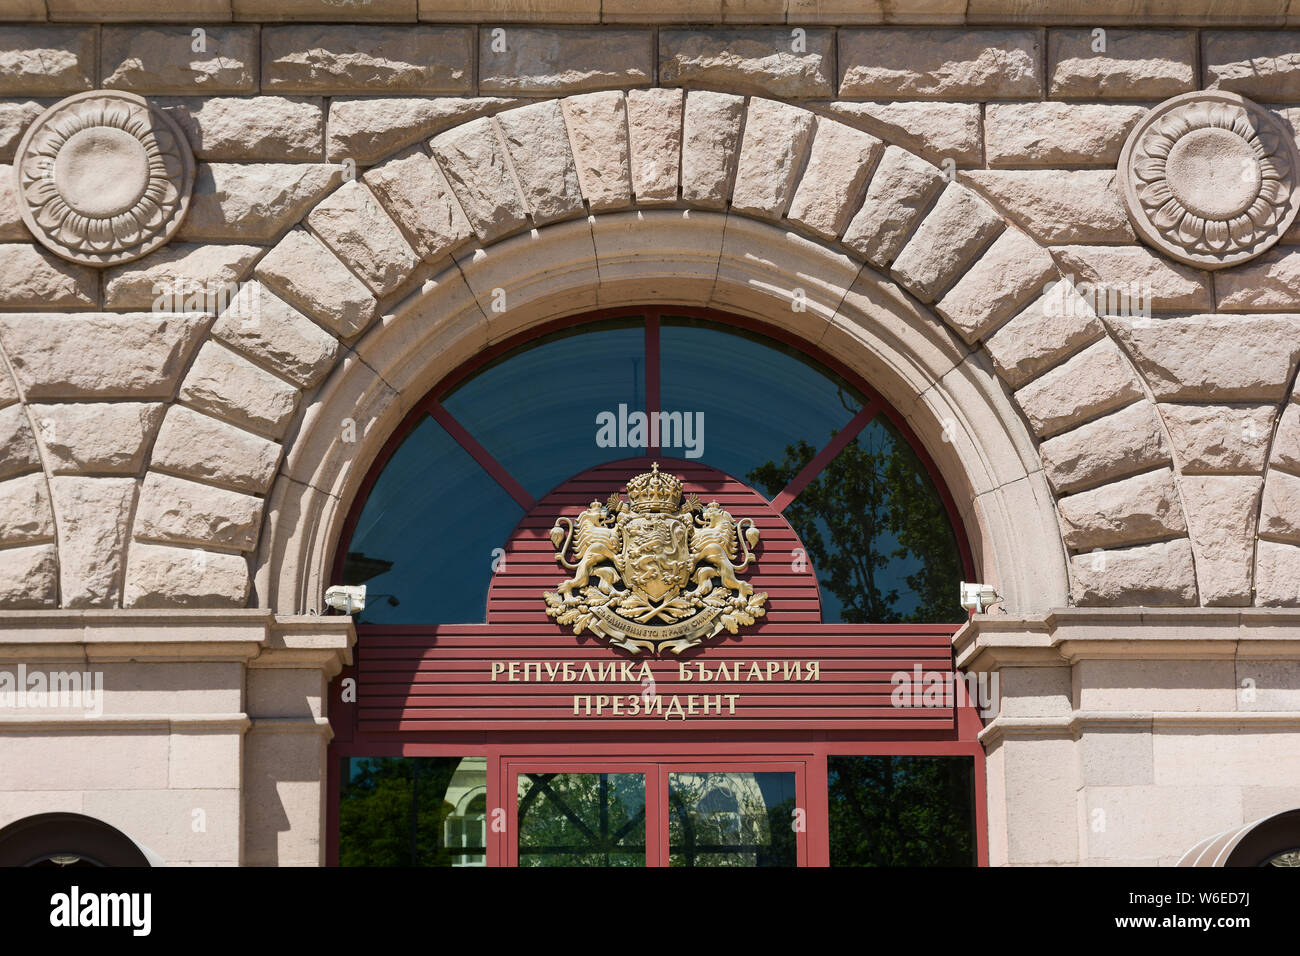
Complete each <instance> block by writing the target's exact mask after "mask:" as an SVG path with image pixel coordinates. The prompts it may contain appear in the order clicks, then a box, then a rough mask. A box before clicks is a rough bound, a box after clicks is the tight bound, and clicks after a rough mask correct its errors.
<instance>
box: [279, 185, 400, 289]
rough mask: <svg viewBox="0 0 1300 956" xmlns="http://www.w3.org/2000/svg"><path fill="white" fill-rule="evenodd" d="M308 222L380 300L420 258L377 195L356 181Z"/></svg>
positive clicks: (328, 200) (310, 215) (321, 206)
mask: <svg viewBox="0 0 1300 956" xmlns="http://www.w3.org/2000/svg"><path fill="white" fill-rule="evenodd" d="M304 222H305V223H306V225H307V228H308V229H310V230H311V231H312V232H313V233H314V234H315V235H316V237H317V238H318V239H320V240H321V241H322V242H324V243H325V245H326V246H328V247H329V249H330V251H331V252H333V253H334V254H335V255H336V256H338V257H339V258H340V259H341V260H343V262H344V263H346V264H347V265H348V266H350V267H351V269H352V271H353V272H355V273H356V274H357V276H358V277H360V279H361V281H362V282H364V283H365V284H366V287H367V288H368V289H370V291H371V292H373V293H374V294H375V296H376V297H377V298H382V297H383V296H386V295H388V294H389V293H390V292H393V291H395V290H396V289H397V288H398V287H399V286H401V285H402V283H404V282H405V281H406V280H407V278H408V277H409V276H410V274H411V270H412V269H413V268H414V267H415V265H416V263H417V262H419V261H420V257H419V256H417V255H416V254H415V250H414V249H412V248H411V247H410V245H409V244H408V243H407V241H406V239H405V237H404V236H403V235H402V231H401V230H400V229H398V228H397V224H396V223H394V222H393V220H392V219H391V218H389V215H388V213H386V212H385V211H384V208H383V206H381V205H380V204H379V201H378V200H377V199H375V197H374V194H372V193H371V192H370V190H369V189H367V188H366V187H365V186H364V185H362V184H361V183H360V182H357V181H356V180H353V181H352V182H348V183H344V184H343V186H341V187H340V188H339V189H336V190H335V191H334V192H332V193H331V194H330V195H329V196H328V197H326V198H325V200H324V201H322V202H321V203H319V204H317V206H316V208H315V209H313V210H312V211H311V212H310V213H308V215H307V218H306V219H305V220H304Z"/></svg>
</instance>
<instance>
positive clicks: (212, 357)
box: [123, 89, 1197, 611]
mask: <svg viewBox="0 0 1300 956" xmlns="http://www.w3.org/2000/svg"><path fill="white" fill-rule="evenodd" d="M647 222H649V223H651V225H652V226H653V229H649V228H648V227H647V226H645V225H644V224H645V223H647ZM647 235H654V236H656V237H657V240H658V241H661V242H663V243H665V244H666V246H665V247H658V246H655V245H645V244H644V242H643V241H642V240H643V239H644V237H645V236H647ZM638 243H641V244H640V245H638ZM222 248H226V247H222ZM665 249H667V250H671V252H668V253H666V252H665ZM543 250H544V251H543ZM638 250H640V251H641V252H642V253H648V254H649V255H651V256H655V257H658V258H659V260H660V261H661V262H664V263H671V265H672V268H673V270H674V271H673V272H671V273H664V272H658V271H656V270H655V269H653V268H650V269H646V268H645V265H646V264H645V261H644V260H645V255H641V256H638V255H637V254H636V253H637V251H638ZM154 255H157V253H155V254H154ZM541 256H546V257H548V258H547V259H546V260H545V261H540V260H539V258H538V257H541ZM142 261H144V262H147V259H146V260H142ZM232 268H235V267H232ZM235 272H236V273H237V274H238V276H239V278H241V279H249V281H248V282H247V283H246V284H245V285H244V287H243V288H242V290H241V291H240V293H239V295H238V296H237V297H236V299H235V301H234V302H233V303H231V304H230V306H229V307H228V308H225V309H224V310H222V311H221V313H220V315H219V316H218V317H217V318H216V320H215V322H213V323H211V324H210V325H208V324H201V325H200V327H198V328H197V329H195V330H194V332H195V334H194V336H193V337H192V338H193V341H195V342H196V343H197V345H196V346H195V348H194V350H193V353H192V354H193V358H192V360H191V361H190V362H189V366H188V369H187V370H186V371H185V373H184V376H183V379H182V381H181V383H180V387H179V392H178V396H177V397H178V399H179V400H178V401H176V402H175V403H173V404H171V405H170V407H168V408H167V410H166V419H165V420H164V421H163V423H162V426H161V428H160V430H159V431H158V433H157V440H156V442H154V443H153V447H152V450H151V457H150V463H149V467H148V470H147V472H146V474H145V476H144V479H143V482H142V485H141V488H140V492H139V499H138V504H137V505H136V506H135V507H134V509H133V512H131V513H132V514H133V518H132V519H131V520H132V527H131V533H130V535H129V540H128V541H127V543H126V545H125V548H126V551H127V557H126V560H125V564H126V571H125V582H124V587H123V591H124V595H123V603H124V604H126V605H127V606H137V607H150V606H153V607H163V606H208V605H216V606H226V605H231V604H242V603H244V602H245V601H246V600H247V599H248V596H249V593H250V592H249V583H250V577H249V559H250V558H252V559H253V560H254V562H255V564H254V566H255V568H256V590H255V597H254V600H256V601H257V602H258V603H269V604H270V605H271V606H273V607H275V608H276V609H278V610H284V611H295V610H302V609H305V608H308V607H314V606H315V602H316V600H317V599H318V597H319V593H320V590H321V587H322V586H323V585H322V583H321V582H320V581H318V580H316V576H318V575H319V571H320V567H319V564H317V565H314V566H312V569H311V570H310V571H308V567H307V566H306V565H303V564H300V560H299V559H298V558H293V557H292V555H291V552H292V553H296V552H294V549H301V548H304V547H305V548H306V552H304V554H306V553H310V554H314V555H316V558H317V559H318V558H319V554H320V551H321V548H320V547H308V546H307V545H306V544H305V543H304V541H305V539H307V538H313V537H319V536H321V535H325V536H326V537H328V535H329V533H330V529H331V527H332V526H331V520H332V519H331V518H330V515H332V513H333V509H332V508H330V507H323V508H322V507H317V506H315V505H313V504H311V499H312V496H322V495H323V496H324V497H326V498H330V497H334V496H339V495H346V494H347V493H348V492H349V488H348V485H347V480H343V481H342V483H341V484H340V482H339V480H338V475H340V474H348V475H350V474H351V473H352V471H353V470H354V469H355V467H356V466H357V464H359V463H360V462H362V461H363V460H364V459H365V457H366V455H367V454H368V453H369V449H370V443H372V442H373V441H374V440H375V435H376V434H377V431H376V430H377V429H379V430H381V431H382V427H383V426H385V425H387V426H389V427H391V424H392V423H393V422H394V421H395V420H394V418H393V416H394V415H395V414H396V412H397V411H399V410H400V409H401V408H402V406H403V404H404V403H405V404H409V403H410V402H411V401H414V399H415V398H416V397H418V396H416V395H412V394H408V392H410V391H411V390H413V389H417V388H419V387H420V386H421V385H423V386H426V387H427V386H428V385H432V384H433V382H432V381H431V380H430V376H431V375H433V374H434V371H435V370H438V369H441V370H444V371H445V370H446V369H447V368H449V367H450V365H449V364H448V363H450V362H452V361H453V360H455V359H456V358H457V357H458V356H459V357H464V356H467V355H468V354H470V353H472V352H473V351H474V350H475V349H477V348H479V347H481V346H482V345H484V344H487V343H488V342H490V341H494V340H496V339H498V338H501V337H503V336H505V335H508V334H511V333H513V332H515V331H518V330H521V329H524V328H528V327H530V326H532V325H534V324H537V323H538V322H540V321H543V320H544V319H545V318H554V317H556V316H558V315H563V314H572V313H573V312H576V311H581V310H583V309H588V308H592V307H595V306H598V305H602V304H609V303H611V302H614V301H619V302H630V301H634V300H635V299H636V298H637V297H644V296H647V295H659V296H664V295H667V296H669V297H672V300H673V301H682V302H684V303H686V304H707V305H711V306H713V307H716V308H722V309H727V310H730V311H740V312H742V313H744V314H746V315H750V316H753V317H755V318H759V319H761V320H763V321H769V322H775V323H776V324H779V325H782V326H783V327H786V328H789V329H791V330H792V331H794V332H796V333H797V334H800V335H803V336H804V337H806V338H808V339H809V340H810V341H814V342H821V343H822V344H823V345H824V347H827V348H828V349H829V350H831V351H832V352H834V353H835V354H837V355H839V357H841V358H845V359H851V360H852V361H850V362H849V364H851V365H854V367H855V368H858V370H859V371H861V372H862V373H863V374H864V375H865V376H866V377H868V378H869V379H871V380H872V381H873V382H877V378H878V377H881V376H883V378H884V380H885V381H888V382H892V383H893V394H892V395H891V394H890V391H891V389H890V387H883V388H881V390H882V392H885V393H886V394H887V395H888V396H889V397H891V399H892V400H893V401H895V403H896V404H898V405H899V406H900V407H901V408H902V410H903V411H904V413H905V414H906V415H907V416H908V417H909V419H911V420H912V423H913V427H914V428H915V430H916V431H917V433H918V435H920V436H921V438H922V440H923V442H925V444H926V445H927V447H928V448H929V450H930V451H931V453H932V455H933V456H934V457H935V458H936V460H937V461H938V462H939V464H940V467H941V470H942V471H943V472H944V474H945V477H946V478H947V479H948V481H949V482H950V484H951V485H952V487H953V490H954V493H955V494H957V495H958V496H959V497H963V498H965V499H966V502H967V505H966V507H967V509H968V511H969V515H968V521H967V524H968V529H970V530H971V533H972V535H973V536H974V537H976V538H977V540H976V542H974V543H975V544H976V548H975V551H976V553H977V560H979V561H980V563H981V567H982V569H983V570H982V573H984V574H986V575H990V576H991V575H994V574H996V575H998V576H1000V577H1001V581H1000V582H999V583H1001V584H1002V586H1003V588H1004V591H1005V593H1006V596H1007V598H1008V601H1007V609H1008V610H1014V611H1029V610H1035V609H1044V608H1046V607H1048V606H1059V605H1061V604H1065V603H1067V602H1070V601H1073V602H1074V603H1083V604H1124V603H1147V604H1191V603H1196V600H1197V586H1196V579H1195V572H1194V570H1193V558H1192V549H1191V547H1190V542H1189V540H1188V537H1187V530H1186V529H1187V524H1186V521H1185V519H1184V517H1183V510H1182V507H1181V505H1180V503H1179V500H1178V494H1177V491H1176V489H1175V488H1174V474H1173V471H1172V469H1171V468H1170V467H1169V461H1170V459H1169V455H1168V451H1167V442H1166V440H1165V435H1164V430H1163V424H1162V423H1161V422H1160V419H1159V416H1158V415H1157V414H1156V412H1155V409H1154V407H1153V405H1152V403H1151V396H1150V394H1149V390H1144V387H1143V385H1142V383H1141V379H1140V377H1139V376H1138V375H1137V374H1136V372H1135V371H1134V368H1133V366H1132V364H1131V362H1130V361H1129V358H1128V356H1127V354H1126V353H1125V351H1124V350H1123V349H1122V348H1120V346H1119V344H1117V342H1116V341H1115V339H1114V338H1113V337H1112V335H1111V332H1110V330H1109V329H1108V328H1107V327H1106V326H1104V325H1103V324H1102V323H1101V322H1099V321H1098V320H1097V318H1096V316H1095V315H1094V314H1092V313H1091V312H1090V311H1089V310H1088V308H1087V305H1086V303H1082V304H1080V303H1078V302H1076V301H1075V300H1076V299H1077V297H1076V296H1072V295H1071V294H1070V293H1069V291H1068V290H1066V289H1064V288H1063V287H1060V286H1058V287H1057V290H1058V291H1057V292H1056V293H1055V295H1054V296H1053V295H1043V294H1041V293H1042V291H1043V289H1044V286H1045V284H1047V283H1050V282H1052V281H1054V280H1056V279H1058V278H1059V276H1060V270H1059V269H1058V268H1057V266H1056V264H1055V262H1054V261H1053V259H1052V257H1051V255H1049V254H1048V252H1047V251H1046V250H1045V249H1044V248H1042V247H1041V246H1039V245H1038V244H1037V243H1036V242H1035V241H1034V240H1032V239H1031V238H1030V237H1029V236H1028V235H1027V234H1026V233H1024V232H1023V231H1021V230H1020V229H1019V228H1017V227H1016V226H1015V225H1013V224H1009V223H1008V222H1007V221H1006V219H1005V218H1004V217H1003V216H1002V215H1001V214H999V213H998V212H997V211H996V210H995V209H994V208H993V207H992V206H991V205H990V204H989V203H988V201H987V200H985V199H984V198H983V197H981V196H980V195H978V194H977V193H976V192H974V191H973V190H971V189H969V188H967V187H966V186H964V185H962V184H960V183H958V182H950V181H949V180H948V178H947V177H946V176H945V175H944V174H943V172H942V171H941V170H939V169H938V168H936V167H935V166H933V165H931V164H930V163H928V162H926V161H925V160H923V159H920V158H919V157H917V156H916V155H914V154H913V153H911V152H909V151H907V150H905V149H901V148H899V147H898V146H894V145H889V144H886V143H884V142H883V141H881V140H880V139H878V138H877V137H875V136H872V135H870V134H868V133H865V132H863V131H861V130H857V129H854V128H852V127H850V126H848V125H846V124H844V123H841V122H838V121H836V120H833V119H830V118H828V117H826V116H822V115H817V114H814V113H812V112H810V111H808V110H805V109H802V108H800V107H795V106H792V105H789V104H786V103H781V102H778V101H775V100H770V99H765V98H762V97H758V96H751V97H745V96H738V95H732V94H728V93H720V92H713V91H703V90H691V91H683V90H677V89H649V90H634V91H629V92H626V93H624V92H622V91H603V92H597V93H588V94H582V95H579V96H571V97H567V98H565V99H558V100H545V101H540V102H536V103H532V104H530V105H527V106H517V107H514V108H510V109H507V110H505V111H503V112H500V113H497V114H496V115H489V116H479V117H477V118H473V119H469V120H468V121H466V122H464V123H462V124H460V125H458V126H455V127H453V128H451V129H448V130H446V131H445V132H443V133H441V134H439V135H437V136H435V137H434V138H433V139H432V140H430V141H429V142H428V144H427V146H426V145H423V144H421V145H416V146H412V147H409V148H407V149H404V150H402V151H401V152H399V153H397V154H396V155H394V156H392V157H390V158H388V159H386V160H385V161H383V162H381V163H377V164H376V165H374V166H372V167H370V168H369V169H367V170H366V171H365V172H364V174H363V175H362V176H361V177H360V178H359V180H357V181H353V182H347V183H344V184H343V185H342V186H339V187H338V188H333V189H332V191H331V190H325V191H324V192H323V198H319V197H318V198H317V199H316V200H315V201H314V202H313V203H312V204H311V208H310V210H309V211H308V212H306V215H305V216H304V217H303V218H302V220H301V222H300V223H298V224H297V225H295V226H293V227H292V228H290V229H289V230H288V231H287V232H286V233H284V234H283V236H282V237H281V238H280V239H279V241H278V242H277V243H276V245H275V246H274V247H273V248H271V249H270V251H269V252H266V253H265V254H262V252H261V251H260V250H253V252H252V253H250V254H249V255H248V256H246V257H242V258H240V259H239V264H238V267H237V268H235ZM791 274H794V275H795V276H796V277H797V278H798V280H799V282H802V283H804V284H803V285H792V284H791V282H790V281H789V278H788V277H789V276H790V275H791ZM250 276H251V279H250ZM496 290H501V292H502V294H504V295H505V296H506V300H507V302H508V307H507V309H506V311H505V313H503V314H501V315H500V317H497V316H498V314H497V313H496V312H495V311H494V310H493V304H494V303H493V301H492V298H493V296H494V295H496ZM677 297H680V298H677ZM796 298H798V299H799V300H800V302H801V303H802V309H803V310H802V311H798V310H795V309H792V308H791V306H792V304H793V302H794V300H795V299H796ZM412 317H415V318H412ZM431 330H436V331H431ZM430 335H434V336H435V338H436V343H437V344H436V346H435V345H433V344H431V343H430V341H429V336H430ZM413 349H414V354H418V355H421V356H422V358H421V361H424V362H425V363H426V364H425V367H424V369H423V370H422V371H421V370H416V369H413V368H412V366H411V362H412V359H411V357H410V356H411V354H413V353H412V350H413ZM904 383H906V385H905V386H904ZM877 385H878V387H879V385H880V382H877ZM349 402H350V403H351V407H352V408H354V409H356V408H362V407H364V408H365V409H366V410H367V415H368V417H366V418H365V419H364V420H362V419H361V418H356V417H353V416H348V415H345V414H342V412H343V411H344V410H345V407H346V406H347V404H348V403H349ZM326 409H328V412H326V411H325V410H326ZM331 416H333V417H331ZM343 420H350V421H351V426H348V425H347V422H346V421H343ZM341 422H342V424H341ZM345 427H353V428H355V429H356V430H357V441H356V443H355V448H354V451H355V454H354V455H353V460H352V463H351V464H350V465H349V466H348V467H346V468H344V467H342V466H338V467H334V466H331V467H334V473H330V471H329V468H326V470H325V471H324V472H322V471H320V468H321V467H325V466H324V465H323V464H322V463H325V462H329V461H332V460H333V458H332V457H331V455H332V454H336V453H331V452H330V450H329V446H331V444H332V443H334V442H335V440H336V436H337V435H338V434H339V433H340V429H341V428H345ZM1134 428H1136V429H1137V432H1136V433H1140V434H1144V435H1145V436H1146V437H1147V438H1148V439H1149V440H1148V441H1146V442H1144V443H1138V444H1134V443H1133V440H1132V439H1128V441H1129V442H1130V445H1131V446H1132V447H1122V446H1123V439H1121V438H1119V437H1117V436H1120V435H1127V434H1131V433H1134V432H1133V429H1134ZM1144 430H1145V431H1144ZM945 435H946V438H945ZM347 444H352V443H350V442H349V443H347ZM1040 455H1041V457H1040ZM281 459H283V460H282V461H281ZM1135 473H1136V474H1135ZM1123 482H1128V483H1127V484H1122V483H1123ZM1054 495H1056V496H1059V497H1060V502H1059V503H1060V504H1061V509H1060V526H1059V527H1058V524H1057V520H1058V519H1057V514H1056V511H1055V510H1054V508H1053V504H1054V501H1053V496H1054ZM1134 500H1138V501H1141V502H1144V508H1145V510H1144V511H1143V513H1141V514H1138V515H1136V516H1135V515H1134V514H1132V513H1131V510H1132V509H1131V507H1130V506H1131V503H1132V502H1133V501H1134ZM976 502H979V504H978V506H977V505H976ZM268 503H269V507H268ZM1148 503H1149V504H1151V507H1145V504H1148ZM1027 520H1028V521H1029V522H1030V524H1032V525H1033V526H1034V528H1033V530H1032V532H1031V533H1030V535H1029V537H1030V539H1032V540H1033V541H1034V542H1035V544H1034V545H1033V547H1032V548H1030V549H1028V550H1027V551H1026V550H1024V549H1023V548H1022V547H1021V545H1020V544H1019V542H1021V541H1022V540H1023V539H1024V538H1025V529H1024V527H1023V524H1024V523H1025V522H1026V521H1027ZM296 525H302V526H303V530H302V532H301V534H300V535H298V537H296V538H295V537H294V536H292V535H290V534H288V532H287V529H289V528H291V527H294V526H296ZM264 526H265V529H266V530H265V531H263V528H264ZM975 529H978V531H976V530H975ZM1062 536H1063V540H1062ZM300 539H304V540H300ZM291 540H292V541H293V542H295V543H294V544H292V546H291V545H290V541H291ZM1053 540H1054V543H1052V541H1053ZM1018 548H1019V549H1020V550H1018ZM286 549H287V550H286ZM1071 552H1074V556H1073V557H1071V556H1070V553H1071ZM1094 552H1097V553H1094ZM1067 565H1068V571H1067V569H1066V568H1067ZM1014 568H1019V570H1018V571H1014V572H1013V571H1012V569H1014ZM289 569H292V572H291V573H292V574H297V575H298V576H299V577H298V579H297V580H298V584H297V585H296V586H294V587H286V584H287V582H286V580H285V574H286V572H287V571H289ZM994 569H996V571H995V570H994ZM1017 576H1019V578H1020V580H1014V579H1015V578H1016V577H1017ZM1153 582H1154V583H1153ZM292 591H298V592H300V593H296V594H291V592H292Z"/></svg>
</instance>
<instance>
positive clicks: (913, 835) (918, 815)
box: [827, 757, 976, 866]
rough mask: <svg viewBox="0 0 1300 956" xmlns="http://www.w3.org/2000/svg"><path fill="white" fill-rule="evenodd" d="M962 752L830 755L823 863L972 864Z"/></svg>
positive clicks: (971, 786) (968, 779)
mask: <svg viewBox="0 0 1300 956" xmlns="http://www.w3.org/2000/svg"><path fill="white" fill-rule="evenodd" d="M974 773H975V763H974V760H973V759H972V758H970V757H831V758H830V759H829V761H828V773H827V792H828V795H829V798H830V838H831V866H974V865H975V864H976V858H975V852H976V848H975V783H974Z"/></svg>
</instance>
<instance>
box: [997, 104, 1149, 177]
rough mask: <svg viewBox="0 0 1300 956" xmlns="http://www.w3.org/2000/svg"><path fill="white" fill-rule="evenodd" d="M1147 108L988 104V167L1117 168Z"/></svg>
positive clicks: (1105, 105) (1102, 105)
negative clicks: (1122, 153) (1122, 151)
mask: <svg viewBox="0 0 1300 956" xmlns="http://www.w3.org/2000/svg"><path fill="white" fill-rule="evenodd" d="M1146 112H1147V108H1146V107H1145V106H1118V105H1112V104H1108V103H990V104H988V106H987V107H986V108H985V111H984V150H985V155H986V156H987V157H988V161H989V165H990V166H1105V167H1109V168H1111V169H1113V168H1114V167H1115V165H1116V164H1117V163H1118V162H1119V154H1120V150H1122V149H1123V148H1124V141H1125V140H1126V139H1128V134H1129V133H1130V132H1131V131H1132V129H1133V127H1134V126H1136V125H1137V122H1138V120H1140V119H1141V118H1142V117H1143V116H1145V115H1146Z"/></svg>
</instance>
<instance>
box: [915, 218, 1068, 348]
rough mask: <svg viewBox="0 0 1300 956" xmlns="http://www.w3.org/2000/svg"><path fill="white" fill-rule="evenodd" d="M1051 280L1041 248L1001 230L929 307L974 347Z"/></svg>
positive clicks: (1048, 261)
mask: <svg viewBox="0 0 1300 956" xmlns="http://www.w3.org/2000/svg"><path fill="white" fill-rule="evenodd" d="M1055 275H1056V264H1055V263H1054V262H1052V257H1051V256H1050V255H1048V254H1047V250H1046V249H1044V248H1042V247H1041V246H1039V245H1038V244H1037V243H1035V242H1034V241H1033V240H1032V239H1030V238H1029V237H1028V236H1027V235H1025V234H1024V233H1023V232H1021V231H1020V230H1019V229H1007V230H1005V231H1004V232H1003V233H1002V234H1001V235H1000V236H998V237H997V239H995V240H993V245H991V246H989V248H988V249H987V251H985V253H984V254H983V255H982V256H980V257H979V259H977V260H976V261H975V263H974V264H973V265H972V266H971V267H970V268H969V269H967V270H966V274H965V275H963V276H962V277H961V278H960V279H958V280H957V284H956V285H954V286H953V287H952V288H951V289H950V290H949V291H948V292H947V294H946V295H944V297H943V298H942V299H940V300H939V302H938V304H937V305H936V306H935V308H936V309H937V310H938V312H939V314H940V315H942V316H943V317H944V318H945V319H947V320H948V322H949V323H951V324H952V325H953V327H955V328H956V329H957V331H958V332H959V333H961V335H962V337H963V338H965V339H966V341H967V342H974V341H975V340H976V339H978V338H980V337H981V336H983V335H984V333H985V332H987V331H988V330H989V329H991V328H993V327H994V326H995V325H997V324H998V323H999V322H1002V321H1003V320H1004V319H1006V318H1007V317H1008V316H1010V315H1011V314H1012V313H1013V312H1015V311H1016V309H1017V308H1019V307H1020V306H1021V305H1022V304H1023V303H1025V302H1027V301H1028V300H1030V299H1031V298H1033V297H1034V296H1035V294H1040V293H1041V292H1042V289H1043V287H1044V286H1045V285H1046V283H1047V282H1048V281H1050V280H1051V279H1052V278H1053V277H1054V276H1055Z"/></svg>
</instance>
